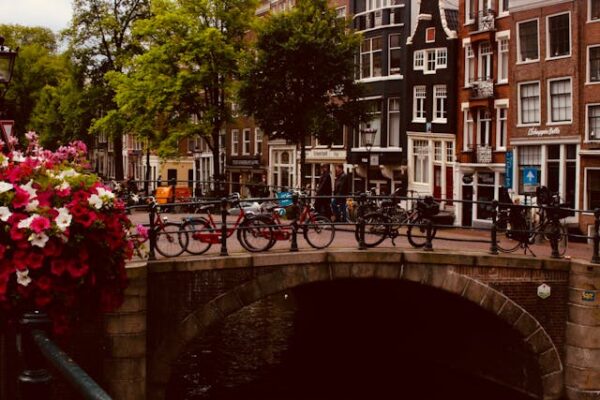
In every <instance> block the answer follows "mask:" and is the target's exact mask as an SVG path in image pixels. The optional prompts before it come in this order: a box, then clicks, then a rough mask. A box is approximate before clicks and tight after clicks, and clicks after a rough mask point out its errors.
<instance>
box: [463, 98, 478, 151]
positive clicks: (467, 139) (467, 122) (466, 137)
mask: <svg viewBox="0 0 600 400" xmlns="http://www.w3.org/2000/svg"><path fill="white" fill-rule="evenodd" d="M474 134H475V121H474V119H473V114H472V113H471V110H469V108H464V109H463V151H472V150H473V144H474Z"/></svg>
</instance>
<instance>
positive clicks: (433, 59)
mask: <svg viewBox="0 0 600 400" xmlns="http://www.w3.org/2000/svg"><path fill="white" fill-rule="evenodd" d="M431 64H433V69H431V68H429V67H430V66H431ZM436 67H437V54H436V51H435V49H427V50H426V51H425V65H424V67H423V68H424V69H423V73H424V74H435V70H436Z"/></svg>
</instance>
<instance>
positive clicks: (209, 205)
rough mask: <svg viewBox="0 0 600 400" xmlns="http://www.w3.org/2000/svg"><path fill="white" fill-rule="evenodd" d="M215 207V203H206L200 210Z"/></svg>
mask: <svg viewBox="0 0 600 400" xmlns="http://www.w3.org/2000/svg"><path fill="white" fill-rule="evenodd" d="M213 208H215V205H214V204H206V205H204V206H200V207H198V210H200V211H207V210H212V209H213Z"/></svg>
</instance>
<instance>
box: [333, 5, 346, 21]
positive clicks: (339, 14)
mask: <svg viewBox="0 0 600 400" xmlns="http://www.w3.org/2000/svg"><path fill="white" fill-rule="evenodd" d="M335 15H336V16H337V17H338V18H346V6H342V7H338V8H336V9H335Z"/></svg>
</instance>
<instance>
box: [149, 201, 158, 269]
mask: <svg viewBox="0 0 600 400" xmlns="http://www.w3.org/2000/svg"><path fill="white" fill-rule="evenodd" d="M156 207H157V205H156V204H150V230H149V232H148V240H149V242H150V250H149V252H148V259H149V260H156V252H155V249H156V225H155V224H154V220H155V219H156Z"/></svg>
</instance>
